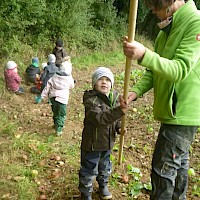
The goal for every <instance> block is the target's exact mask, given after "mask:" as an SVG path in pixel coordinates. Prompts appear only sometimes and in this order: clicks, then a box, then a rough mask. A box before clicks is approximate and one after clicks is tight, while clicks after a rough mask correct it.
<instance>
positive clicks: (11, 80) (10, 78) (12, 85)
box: [4, 69, 21, 92]
mask: <svg viewBox="0 0 200 200" xmlns="http://www.w3.org/2000/svg"><path fill="white" fill-rule="evenodd" d="M4 76H5V81H6V87H7V89H8V90H10V91H13V92H16V91H17V90H18V89H19V86H20V83H21V77H20V76H19V75H18V73H17V72H15V70H13V69H6V70H5V71H4Z"/></svg>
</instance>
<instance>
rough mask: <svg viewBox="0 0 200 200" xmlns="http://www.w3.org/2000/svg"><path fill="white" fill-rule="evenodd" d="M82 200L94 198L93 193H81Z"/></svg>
mask: <svg viewBox="0 0 200 200" xmlns="http://www.w3.org/2000/svg"><path fill="white" fill-rule="evenodd" d="M81 200H92V196H91V194H89V195H88V196H86V195H85V194H83V193H81Z"/></svg>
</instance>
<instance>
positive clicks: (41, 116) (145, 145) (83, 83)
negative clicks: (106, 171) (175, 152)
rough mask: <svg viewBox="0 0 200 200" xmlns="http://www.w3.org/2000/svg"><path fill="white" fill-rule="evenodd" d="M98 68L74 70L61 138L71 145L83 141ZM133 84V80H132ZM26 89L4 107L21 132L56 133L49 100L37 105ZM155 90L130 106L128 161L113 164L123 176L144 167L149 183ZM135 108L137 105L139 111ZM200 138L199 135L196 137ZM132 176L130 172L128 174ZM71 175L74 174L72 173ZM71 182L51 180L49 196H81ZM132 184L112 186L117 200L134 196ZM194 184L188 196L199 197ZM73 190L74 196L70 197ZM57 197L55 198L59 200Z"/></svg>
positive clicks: (143, 197) (144, 199) (144, 198)
mask: <svg viewBox="0 0 200 200" xmlns="http://www.w3.org/2000/svg"><path fill="white" fill-rule="evenodd" d="M94 69H95V68H91V69H86V70H78V69H75V67H74V69H73V77H74V79H76V80H77V83H76V85H75V88H74V89H73V90H72V91H71V93H70V99H69V104H68V107H67V120H66V123H65V128H64V133H63V136H62V138H60V140H64V141H66V142H70V143H71V144H77V142H80V140H81V132H82V128H83V121H82V119H83V116H84V108H83V105H82V96H83V93H84V90H86V89H89V88H88V86H90V84H91V75H92V73H93V71H94ZM111 69H112V71H113V72H114V74H118V73H121V72H122V71H123V70H124V66H119V67H116V68H114V67H112V68H111ZM131 84H132V82H131ZM24 87H25V89H26V91H27V92H26V94H24V95H23V96H17V95H10V96H9V98H10V99H9V100H8V101H3V100H1V104H0V108H1V109H2V110H6V111H7V112H8V113H11V115H10V116H11V118H13V119H16V118H17V119H18V120H19V121H20V122H21V123H20V124H21V126H20V127H19V128H18V129H19V131H21V132H26V133H40V134H41V135H43V137H45V136H48V135H49V134H54V133H53V132H52V125H53V121H52V115H51V108H50V105H49V104H48V103H41V104H34V96H35V95H34V94H31V93H30V92H29V89H30V86H27V85H26V86H24ZM115 89H117V90H118V91H119V92H121V93H122V92H123V85H120V84H116V86H115ZM152 100H153V95H152V92H151V91H150V92H148V93H147V94H146V95H144V97H143V98H140V99H138V100H137V101H135V102H134V103H132V104H131V105H130V110H129V112H128V114H127V121H126V126H127V134H126V135H125V141H124V149H123V153H124V158H125V160H124V161H123V162H122V164H120V165H118V164H117V163H116V162H115V164H114V165H113V172H112V173H113V174H119V175H120V176H124V175H127V165H128V164H131V165H132V166H134V167H137V168H139V169H140V170H141V173H142V177H141V182H143V183H147V182H149V181H150V170H151V158H152V152H153V148H154V145H155V141H156V138H157V135H158V129H159V123H158V122H156V121H154V120H153V119H152ZM133 108H136V109H137V111H136V110H135V109H133ZM196 137H197V138H199V134H198V135H197V136H196ZM195 141H196V142H194V144H193V151H192V153H191V159H190V163H191V166H198V163H199V156H200V155H199V150H200V145H199V143H198V142H197V141H198V140H195ZM116 143H119V138H117V141H116ZM113 155H114V156H115V157H116V158H118V151H114V152H113ZM77 162H80V161H79V160H78V161H77ZM78 170H79V169H78V168H77V166H75V167H74V168H73V167H72V166H70V168H68V167H65V168H64V169H63V171H62V173H63V175H64V176H66V177H68V176H69V174H71V173H77V174H78ZM195 172H196V176H198V177H199V175H200V170H199V169H197V168H195ZM128 176H129V178H130V175H128ZM69 177H70V176H69ZM69 182H70V183H67V178H66V181H65V184H66V185H59V184H58V182H57V181H52V182H51V190H49V191H48V193H47V194H46V195H47V196H48V199H52V198H51V192H52V190H54V191H55V190H56V191H57V192H58V193H60V196H59V198H58V199H63V200H64V199H79V198H80V197H79V196H80V194H79V191H78V188H77V187H78V186H77V185H76V184H74V183H73V180H70V181H69ZM127 184H128V183H123V181H122V180H119V181H118V182H117V185H118V187H114V186H110V190H111V191H112V194H113V199H114V200H117V199H120V200H128V199H133V198H131V197H128V196H127V194H126V193H125V192H124V191H123V189H122V188H123V187H124V186H127ZM192 186H193V182H192V180H190V182H189V189H188V199H189V200H190V199H191V200H197V199H199V197H196V196H194V195H193V194H192V192H191V188H192ZM66 190H70V191H72V193H73V196H72V195H71V194H70V195H71V196H68V192H66ZM56 199H57V198H54V199H53V200H56ZM93 199H95V200H98V199H99V197H98V187H97V184H96V183H94V192H93ZM136 199H139V200H148V199H149V192H148V191H142V193H141V194H140V195H139V196H138V197H137V198H136Z"/></svg>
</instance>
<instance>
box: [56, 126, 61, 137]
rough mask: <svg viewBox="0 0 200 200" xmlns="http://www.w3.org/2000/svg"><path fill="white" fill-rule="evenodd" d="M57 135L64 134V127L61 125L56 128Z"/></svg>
mask: <svg viewBox="0 0 200 200" xmlns="http://www.w3.org/2000/svg"><path fill="white" fill-rule="evenodd" d="M56 135H57V136H61V135H62V128H61V127H57V128H56Z"/></svg>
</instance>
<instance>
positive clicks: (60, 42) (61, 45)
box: [56, 39, 63, 47]
mask: <svg viewBox="0 0 200 200" xmlns="http://www.w3.org/2000/svg"><path fill="white" fill-rule="evenodd" d="M56 46H58V47H63V41H62V39H57V40H56Z"/></svg>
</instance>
